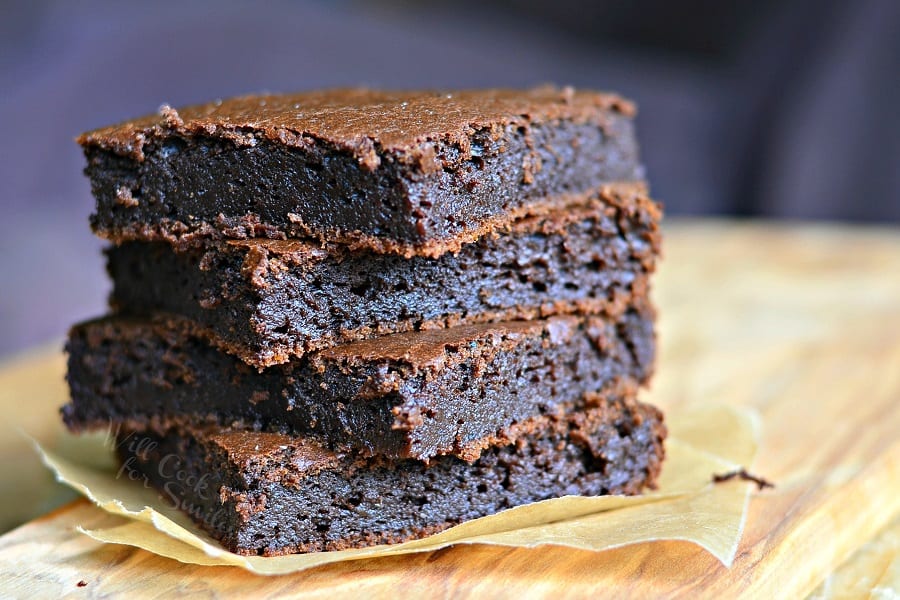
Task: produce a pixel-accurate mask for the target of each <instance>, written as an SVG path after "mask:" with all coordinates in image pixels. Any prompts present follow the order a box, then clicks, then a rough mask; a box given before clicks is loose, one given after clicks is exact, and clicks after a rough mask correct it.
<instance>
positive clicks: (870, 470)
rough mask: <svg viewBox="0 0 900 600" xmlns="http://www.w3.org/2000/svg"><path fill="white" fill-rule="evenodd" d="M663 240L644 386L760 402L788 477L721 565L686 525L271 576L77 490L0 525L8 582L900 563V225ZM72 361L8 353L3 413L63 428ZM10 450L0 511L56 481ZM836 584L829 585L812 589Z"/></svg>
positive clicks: (792, 576) (482, 584) (410, 581)
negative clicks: (166, 553)
mask: <svg viewBox="0 0 900 600" xmlns="http://www.w3.org/2000/svg"><path fill="white" fill-rule="evenodd" d="M666 239H667V241H666V245H665V253H666V256H665V261H664V265H663V268H662V270H661V272H660V274H659V277H658V280H657V283H656V291H655V297H656V299H657V302H658V304H659V307H660V340H661V344H662V348H661V355H660V359H659V369H658V373H657V376H656V378H655V380H654V383H653V389H652V390H651V391H650V392H649V393H648V394H646V396H647V400H649V401H651V402H654V403H657V404H659V405H660V406H662V407H663V408H664V409H665V410H667V411H669V412H675V411H678V410H681V409H683V408H685V407H687V406H690V405H691V404H695V403H709V402H719V403H730V404H742V405H751V406H754V407H756V408H757V409H758V410H759V411H760V413H761V414H762V416H763V421H764V433H763V441H762V447H761V451H760V455H759V457H758V460H757V461H756V464H754V465H752V469H753V470H754V471H756V472H757V473H758V474H761V475H764V476H765V477H767V478H769V479H771V480H773V481H774V482H775V483H776V485H777V487H776V488H775V489H774V490H766V491H764V492H761V493H759V494H757V495H755V496H754V498H753V499H752V501H751V504H750V511H749V514H748V518H747V523H746V531H745V534H744V536H743V540H742V542H741V545H740V548H739V551H738V557H737V559H736V561H735V564H734V566H733V567H732V568H731V569H730V570H727V569H725V568H723V567H722V566H721V565H719V564H718V563H717V562H716V561H715V560H714V559H713V558H711V557H710V556H708V555H707V554H705V553H704V552H703V551H702V550H700V549H698V548H696V547H694V546H692V545H690V544H687V543H683V542H665V543H653V544H644V545H638V546H633V547H627V548H621V549H618V550H612V551H608V552H603V553H591V552H585V551H575V550H570V549H564V548H538V549H531V550H527V549H508V548H494V547H479V546H476V547H468V546H467V547H458V548H450V549H446V550H442V551H438V552H434V553H430V554H421V555H409V556H402V557H394V558H385V559H378V560H366V561H359V562H350V563H343V564H339V565H330V566H326V567H322V568H318V569H315V570H312V571H308V572H305V573H300V574H297V575H291V576H283V577H277V578H263V577H258V576H253V575H249V574H247V573H245V572H243V571H241V570H238V569H235V568H225V567H213V568H209V567H197V566H193V565H184V564H180V563H177V562H174V561H172V560H168V559H164V558H160V557H156V556H153V555H150V554H148V553H146V552H144V551H140V550H135V549H132V548H128V547H121V546H103V545H101V544H99V543H97V542H94V541H92V540H90V539H88V538H86V537H84V536H81V535H80V534H78V533H77V532H75V531H74V527H75V526H76V525H84V526H86V527H88V528H98V527H103V526H109V525H113V524H116V523H118V522H120V521H119V519H118V518H116V517H111V516H109V515H106V514H104V513H102V512H101V511H99V510H98V509H96V508H94V507H93V506H91V505H89V504H88V503H87V502H84V501H76V502H74V503H70V504H67V505H65V506H63V507H62V508H59V509H58V510H56V511H54V512H51V513H50V514H47V515H45V516H43V517H40V518H38V519H36V520H33V521H31V522H30V523H27V524H26V525H24V526H22V527H20V528H18V529H16V530H14V531H12V532H10V533H7V534H6V535H5V536H3V537H0V590H4V591H5V592H6V593H12V594H13V595H18V596H58V595H60V594H64V593H71V594H73V595H75V594H79V595H80V594H90V595H98V596H99V595H103V594H110V593H118V594H123V595H124V594H138V595H141V596H143V595H147V594H160V595H169V594H175V593H179V594H180V593H186V592H200V593H205V594H208V595H222V596H228V595H234V596H246V595H250V594H252V595H253V596H255V597H267V596H277V595H281V594H301V593H302V594H303V595H304V596H309V597H323V598H324V597H328V598H333V597H339V596H344V595H346V596H353V597H386V598H387V597H394V596H396V595H398V594H404V595H410V596H413V597H415V596H417V595H425V594H429V595H434V594H436V595H441V596H464V595H477V596H488V597H497V596H505V597H519V596H522V595H523V594H526V593H530V594H532V595H548V596H549V595H552V596H554V597H570V596H571V597H585V596H615V597H621V596H625V595H628V596H636V597H646V596H660V595H665V596H683V597H690V598H693V597H698V596H703V597H733V596H735V595H736V594H739V593H741V594H744V595H746V596H748V597H755V598H771V597H790V598H796V597H804V596H806V595H807V594H809V593H810V592H812V591H813V590H814V589H815V588H816V586H818V585H820V584H822V582H823V581H824V582H825V583H826V584H829V585H830V583H831V582H841V581H850V580H852V582H853V585H855V587H854V588H853V589H855V590H857V591H858V590H859V589H860V587H861V586H862V587H865V582H866V581H868V580H869V579H866V578H865V577H862V578H861V576H860V575H859V573H860V572H865V570H866V569H882V568H884V569H886V568H887V567H883V565H896V564H897V557H896V554H895V551H894V550H891V548H896V544H894V546H891V544H892V543H894V541H895V538H896V532H897V531H898V529H897V527H898V523H900V521H898V520H897V519H900V231H898V230H886V229H862V228H844V227H826V226H776V225H771V224H761V223H756V224H735V223H724V222H696V221H695V222H681V223H675V224H673V225H670V226H668V232H667V238H666ZM61 376H62V361H61V360H60V358H59V356H58V353H57V352H56V351H53V352H46V351H45V352H40V353H36V354H33V355H31V356H29V357H25V358H21V359H19V360H17V361H15V362H14V363H12V364H10V365H9V366H8V367H7V368H5V369H4V370H3V371H2V372H0V408H2V409H3V411H4V413H3V414H5V415H9V414H14V415H18V416H17V419H16V422H17V423H18V424H21V426H22V427H24V428H25V429H27V430H28V431H29V432H32V433H33V434H35V435H37V436H44V437H48V436H52V435H54V433H53V432H54V431H57V430H58V429H57V428H58V425H57V424H56V423H57V417H56V412H55V408H56V406H58V405H59V404H61V403H62V402H63V401H64V400H65V389H64V387H63V385H62V382H61ZM11 424H13V425H14V424H16V423H11ZM0 451H2V452H3V454H2V455H3V457H4V458H5V459H6V460H5V461H4V463H5V464H4V465H3V467H2V468H3V472H2V480H0V481H2V484H0V508H2V509H3V512H4V514H10V513H13V514H24V513H25V512H27V510H28V509H34V507H35V506H37V505H39V503H40V502H41V501H44V500H45V499H46V497H47V493H48V490H54V489H55V490H57V491H56V492H54V493H57V494H58V493H59V492H58V488H52V487H51V488H48V487H46V485H45V479H44V477H45V476H44V475H43V474H42V471H40V467H39V466H38V464H37V462H36V460H35V459H34V458H33V457H32V456H31V454H30V451H29V449H28V448H27V446H26V445H25V443H24V442H23V441H22V440H21V438H18V437H16V436H15V435H14V434H12V433H10V434H9V435H4V436H3V437H2V441H0ZM882 530H884V531H885V532H884V533H882V534H881V535H882V538H878V535H879V532H880V531H882ZM891 536H893V537H891ZM879 539H880V540H882V541H881V542H879V541H878V540H879ZM872 540H874V541H872ZM884 540H886V541H884ZM867 542H868V545H866V546H865V547H864V548H863V551H862V552H861V553H860V554H859V555H857V557H855V558H854V559H853V560H851V561H850V562H849V563H848V567H846V568H845V569H846V570H845V571H840V570H838V571H837V572H836V571H835V569H837V568H838V567H839V566H840V565H841V564H842V563H844V562H845V561H847V559H848V558H850V557H851V555H852V554H853V553H854V552H855V551H856V550H858V549H859V548H861V547H863V546H864V545H865V544H867ZM885 544H887V545H885ZM872 548H876V549H877V551H876V550H872ZM885 548H887V550H886V549H885ZM873 552H874V553H875V556H876V559H877V560H876V559H873V558H872V553H873ZM861 570H862V571H861ZM894 571H896V569H894ZM866 577H868V575H867V576H866ZM892 577H893V576H891V575H890V573H888V571H887V570H884V571H883V572H880V573H875V574H873V575H872V576H871V577H870V579H872V580H873V581H877V582H878V585H880V586H882V587H883V588H885V587H887V588H889V587H891V586H893V585H897V584H898V582H897V581H896V580H895V579H893V578H892ZM826 578H827V579H826ZM861 581H862V584H861V583H860V582H861ZM80 583H83V584H84V585H83V586H79V584H80ZM831 591H833V590H832V589H831V588H830V587H829V586H828V585H824V584H823V587H820V588H819V590H818V591H817V592H816V593H817V595H818V594H828V593H830V592H831Z"/></svg>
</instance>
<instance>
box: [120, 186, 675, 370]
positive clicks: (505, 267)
mask: <svg viewBox="0 0 900 600" xmlns="http://www.w3.org/2000/svg"><path fill="white" fill-rule="evenodd" d="M659 215H660V213H659V210H658V207H657V205H656V204H655V203H654V202H653V201H652V200H650V199H648V198H647V197H646V196H644V195H640V194H635V195H624V196H623V195H617V194H613V193H611V192H605V191H604V192H599V193H598V195H597V196H596V198H595V201H594V203H593V204H592V205H590V206H587V207H583V208H580V209H572V210H567V211H557V212H553V213H551V214H549V215H545V216H542V217H529V218H525V219H522V220H519V221H518V222H516V223H515V224H514V225H513V226H511V227H510V228H509V229H508V230H507V231H504V233H503V234H502V235H489V236H485V237H483V238H481V239H479V240H478V241H476V242H473V243H470V244H465V245H464V246H463V247H462V249H461V250H460V251H459V252H458V253H447V254H444V255H442V256H440V257H438V258H429V257H422V256H416V257H413V258H410V259H404V258H402V257H400V256H397V255H390V254H373V253H371V252H365V251H351V250H348V249H347V248H346V247H341V246H333V245H332V246H327V247H322V246H321V245H317V244H311V243H309V242H305V241H300V240H264V239H255V240H242V241H231V242H228V243H225V244H222V245H220V246H218V247H215V248H196V249H191V250H184V251H176V250H174V249H173V248H172V246H171V245H170V244H167V243H147V242H131V243H126V244H123V245H121V246H114V247H112V248H110V249H109V250H108V251H107V255H108V270H109V273H110V275H111V276H112V279H113V284H114V287H113V293H112V296H111V302H112V305H113V306H114V307H115V308H116V309H117V310H118V311H120V312H123V313H130V314H135V315H141V314H149V313H151V312H154V311H165V312H169V313H173V314H178V315H181V316H184V317H187V318H189V319H190V324H191V327H192V328H193V329H194V330H195V333H198V334H201V335H203V336H205V337H206V338H207V339H210V340H211V341H213V342H214V343H215V344H216V346H218V347H219V348H221V349H224V350H225V351H227V352H229V353H232V354H235V355H237V356H239V357H241V359H242V360H244V361H245V362H247V363H249V364H252V365H255V366H257V367H265V366H269V365H273V364H277V363H282V362H286V361H288V360H290V359H291V358H292V357H294V356H302V355H303V354H304V353H306V352H310V351H313V350H318V349H323V348H328V347H330V346H334V345H336V344H341V343H346V342H351V341H356V340H360V339H365V338H369V337H374V336H376V335H382V334H387V333H396V332H402V331H409V330H414V329H430V328H435V327H446V326H449V325H453V324H463V323H479V322H495V321H502V320H509V319H529V318H536V317H542V316H543V317H547V316H551V315H554V314H574V313H578V314H609V315H612V316H614V317H615V316H618V315H620V314H621V313H622V312H623V311H624V310H625V308H626V306H627V304H628V302H629V300H630V299H631V298H632V297H634V296H640V295H642V294H644V293H646V288H647V277H648V276H649V274H650V273H651V272H652V271H653V269H654V265H655V260H656V257H657V254H658V252H659V229H658V222H659Z"/></svg>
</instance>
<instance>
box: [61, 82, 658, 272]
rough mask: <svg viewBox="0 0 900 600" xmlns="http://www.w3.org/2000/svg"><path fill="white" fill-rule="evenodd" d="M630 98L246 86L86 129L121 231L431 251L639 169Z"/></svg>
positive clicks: (103, 209) (92, 160)
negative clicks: (231, 94) (236, 94)
mask: <svg viewBox="0 0 900 600" xmlns="http://www.w3.org/2000/svg"><path fill="white" fill-rule="evenodd" d="M633 115H634V107H633V106H632V105H631V104H630V103H629V102H627V101H625V100H623V99H622V98H620V97H618V96H615V95H610V94H602V93H597V92H589V91H574V90H572V89H571V88H564V89H558V88H554V87H541V88H536V89H532V90H527V91H522V90H480V91H458V92H421V91H407V92H399V91H393V92H392V91H375V90H367V89H341V90H326V91H319V92H309V93H302V94H293V95H262V96H245V97H240V98H233V99H230V100H224V101H216V102H212V103H209V104H204V105H199V106H189V107H185V108H180V109H178V110H175V109H173V108H171V107H168V106H163V107H162V108H161V109H160V111H159V114H157V115H150V116H146V117H143V118H140V119H137V120H134V121H130V122H127V123H122V124H120V125H116V126H113V127H107V128H104V129H99V130H96V131H92V132H88V133H85V134H83V135H82V136H81V137H80V138H79V139H78V141H79V143H80V144H81V145H82V147H83V149H84V152H85V155H86V158H87V168H86V171H85V172H86V174H87V175H88V177H89V178H90V180H91V187H92V190H93V193H94V196H95V197H96V199H97V209H96V213H95V214H94V215H93V217H92V225H93V227H94V230H95V231H96V232H97V233H98V234H99V235H101V236H103V237H106V238H108V239H111V240H114V241H117V242H118V241H122V240H127V239H141V240H167V241H180V242H185V243H188V242H190V241H191V240H196V239H197V238H208V237H217V238H222V237H224V238H247V237H271V238H285V237H297V236H304V237H313V238H316V239H319V240H323V241H330V242H340V243H346V244H350V245H351V246H355V247H364V248H367V249H369V250H374V251H376V252H387V253H399V254H402V255H404V256H407V257H408V256H412V255H414V254H422V255H429V256H438V255H440V254H442V253H444V252H446V251H448V250H455V249H458V248H459V245H460V244H461V243H463V242H466V241H471V240H474V239H477V238H479V237H481V236H482V235H483V234H484V233H485V232H488V231H491V230H493V229H494V228H495V227H497V226H498V225H500V224H502V223H505V222H508V221H509V220H511V219H513V218H515V217H518V216H521V215H523V214H530V213H534V212H541V211H543V210H545V209H546V208H547V207H551V206H557V207H558V206H567V205H574V204H578V203H580V202H582V201H583V199H584V196H585V194H587V193H589V192H590V190H592V189H594V188H596V187H598V186H599V185H601V184H605V183H611V182H638V181H641V180H642V179H643V168H642V166H641V165H640V163H639V158H638V147H637V142H636V140H635V135H634V128H633Z"/></svg>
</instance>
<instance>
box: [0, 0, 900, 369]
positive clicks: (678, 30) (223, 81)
mask: <svg viewBox="0 0 900 600" xmlns="http://www.w3.org/2000/svg"><path fill="white" fill-rule="evenodd" d="M898 73H900V2H897V1H896V0H859V1H857V2H851V1H849V0H822V1H811V0H797V1H791V2H778V1H772V0H760V1H734V2H721V1H720V0H706V1H701V0H695V1H691V2H676V1H666V0H633V1H631V2H621V1H619V2H616V1H613V0H606V1H602V0H601V1H596V2H592V3H583V2H578V1H576V0H555V1H554V2H538V1H537V0H505V1H500V2H492V3H488V2H477V1H474V0H465V1H457V2H449V1H448V2H415V1H412V0H409V1H405V2H404V1H380V2H347V1H343V2H267V3H262V2H257V3H252V2H235V1H217V2H212V1H189V0H183V1H181V2H155V3H146V4H137V3H124V2H78V3H74V2H65V1H62V0H60V1H58V2H25V1H23V2H14V1H13V2H10V1H9V0H4V1H3V2H2V4H0V109H2V115H3V136H2V139H0V148H2V153H3V154H2V160H0V169H2V172H0V181H2V184H3V192H2V203H3V204H2V207H3V212H2V219H0V275H2V279H0V282H2V288H0V289H2V292H0V331H2V335H0V354H6V353H9V352H12V351H15V350H19V349H22V348H24V347H27V346H29V345H32V344H35V343H38V342H41V341H46V340H52V339H58V338H60V337H61V336H62V335H63V334H64V332H65V330H66V328H67V327H68V325H69V324H71V323H72V322H74V321H76V320H78V319H82V318H86V317H89V316H94V315H96V314H99V313H101V312H102V311H103V310H104V305H105V296H106V293H107V289H108V288H107V283H106V279H105V273H104V270H103V263H102V260H101V257H100V253H99V251H100V248H101V246H102V244H101V242H99V241H98V240H95V239H94V238H93V237H92V236H91V234H90V232H89V229H88V222H87V218H88V214H89V213H90V211H91V207H92V200H91V197H90V194H89V188H88V184H87V182H86V180H85V179H84V178H83V176H82V174H81V169H82V167H83V164H82V162H83V159H82V157H81V154H80V152H79V150H78V148H77V147H76V145H75V144H74V142H73V138H74V136H76V135H77V134H78V133H79V132H81V131H82V130H86V129H90V128H94V127H98V126H101V125H106V124H109V123H112V122H115V121H119V120H123V119H127V118H130V117H134V116H137V115H140V114H143V113H147V112H152V111H154V110H156V108H157V107H158V106H159V105H160V104H162V103H164V102H167V103H170V104H173V105H176V106H177V105H179V104H185V103H192V102H201V101H205V100H210V99H212V98H216V97H224V96H229V95H233V94H240V93H248V92H255V91H264V90H266V91H291V90H301V89H309V88H317V87H325V86H335V85H360V84H363V85H370V86H382V87H405V88H410V87H445V88H455V87H483V86H529V85H533V84H537V83H544V82H555V83H559V84H571V85H575V86H582V87H592V88H599V89H611V90H616V91H619V92H621V93H623V94H625V95H627V96H630V97H632V98H634V99H635V100H637V101H638V103H639V105H640V108H641V113H640V116H639V122H638V123H639V135H640V137H641V140H642V144H643V152H644V159H645V162H646V164H647V167H648V172H649V176H650V179H651V183H652V184H653V189H654V195H655V196H656V197H657V198H659V199H661V200H663V201H664V202H665V204H666V207H667V211H668V213H669V214H670V215H685V214H691V215H693V214H716V215H741V216H766V217H790V218H811V219H842V220H852V221H877V222H892V223H897V222H900V111H898V106H900V77H898Z"/></svg>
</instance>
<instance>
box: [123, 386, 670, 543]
mask: <svg viewBox="0 0 900 600" xmlns="http://www.w3.org/2000/svg"><path fill="white" fill-rule="evenodd" d="M665 435H666V430H665V426H664V424H663V421H662V415H661V413H660V412H659V411H658V410H657V409H656V408H654V407H652V406H650V405H646V404H641V403H639V402H637V401H635V400H633V399H620V400H616V401H612V402H607V401H603V400H598V401H597V402H596V403H595V404H594V405H592V406H591V407H590V408H588V409H587V410H586V411H584V412H578V413H572V414H568V415H564V416H541V417H536V418H533V419H530V420H528V421H526V422H523V423H522V424H520V425H519V426H518V427H517V428H516V429H515V431H514V432H511V433H510V440H509V441H508V442H507V443H505V444H502V445H494V446H491V447H489V448H488V449H486V450H485V451H484V452H483V453H482V454H481V457H480V458H479V459H478V460H477V461H475V462H473V463H468V462H465V461H462V460H460V459H458V458H455V457H452V456H443V457H440V458H438V459H436V460H434V461H432V463H431V464H430V465H426V464H425V463H423V462H421V461H417V460H410V459H405V460H387V459H383V458H380V457H361V456H358V455H354V454H345V453H340V452H333V451H331V450H329V449H326V448H324V447H322V446H320V445H319V444H318V443H317V442H316V441H314V440H310V439H308V438H303V437H295V436H287V435H283V434H278V433H265V432H263V433H258V432H247V431H236V430H229V429H220V428H211V427H196V426H194V427H185V428H175V429H172V430H169V431H167V432H164V433H159V432H155V431H141V430H138V431H135V430H128V429H125V430H122V431H121V433H120V435H119V436H118V438H117V448H118V453H119V456H120V458H121V460H122V467H121V469H120V475H121V476H127V477H129V478H131V479H137V480H143V481H145V483H149V484H150V485H152V486H154V487H155V488H157V489H158V490H159V491H160V492H161V494H163V495H164V497H165V499H166V501H167V502H169V503H171V504H172V505H174V506H177V507H179V508H180V509H181V510H183V511H185V512H187V513H188V514H189V515H190V517H191V518H192V519H193V520H194V521H196V522H197V523H198V524H199V525H201V526H202V527H203V528H204V529H206V530H207V531H209V532H210V533H211V534H212V535H213V536H214V537H215V538H216V539H218V540H220V541H221V543H222V544H223V545H224V546H225V547H226V548H227V549H228V550H230V551H232V552H237V553H240V554H245V555H256V554H261V555H265V556H271V555H278V554H288V553H299V552H319V551H325V550H342V549H346V548H357V547H363V546H371V545H376V544H391V543H399V542H403V541H407V540H412V539H416V538H420V537H424V536H426V535H430V534H432V533H436V532H438V531H441V530H442V529H446V528H447V527H450V526H452V525H455V524H457V523H461V522H463V521H467V520H470V519H475V518H478V517H482V516H485V515H489V514H493V513H496V512H498V511H501V510H503V509H506V508H510V507H513V506H517V505H521V504H525V503H529V502H534V501H538V500H544V499H547V498H552V497H558V496H564V495H582V496H598V495H603V494H637V493H639V492H641V490H642V489H644V488H646V487H648V486H653V485H654V483H655V481H656V478H657V476H658V474H659V471H660V464H661V461H662V459H663V454H664V449H663V439H664V438H665ZM184 482H190V484H189V485H186V484H185V483H184Z"/></svg>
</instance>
